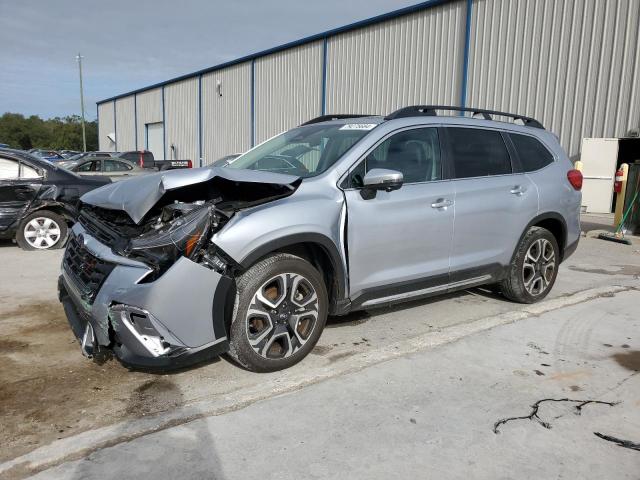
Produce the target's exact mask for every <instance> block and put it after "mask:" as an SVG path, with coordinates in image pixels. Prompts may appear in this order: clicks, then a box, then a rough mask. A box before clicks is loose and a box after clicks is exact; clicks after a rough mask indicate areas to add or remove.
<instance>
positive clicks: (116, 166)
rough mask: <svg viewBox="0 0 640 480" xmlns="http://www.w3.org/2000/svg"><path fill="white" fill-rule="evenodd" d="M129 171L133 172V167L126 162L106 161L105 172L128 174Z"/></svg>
mask: <svg viewBox="0 0 640 480" xmlns="http://www.w3.org/2000/svg"><path fill="white" fill-rule="evenodd" d="M127 170H131V167H130V166H129V165H127V164H126V163H124V162H119V161H117V160H105V161H104V171H105V172H126V171H127Z"/></svg>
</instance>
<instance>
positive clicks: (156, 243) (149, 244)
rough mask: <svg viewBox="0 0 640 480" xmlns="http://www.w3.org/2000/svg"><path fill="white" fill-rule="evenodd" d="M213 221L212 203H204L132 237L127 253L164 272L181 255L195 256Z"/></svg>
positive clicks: (214, 222) (158, 271) (157, 270)
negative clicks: (153, 228) (155, 227)
mask: <svg viewBox="0 0 640 480" xmlns="http://www.w3.org/2000/svg"><path fill="white" fill-rule="evenodd" d="M214 224H216V217H215V213H214V207H213V205H203V206H202V207H201V208H197V209H195V210H192V211H190V212H188V213H185V214H184V215H180V216H178V217H177V218H175V219H173V220H172V221H170V222H168V223H166V224H164V225H163V226H161V227H159V228H157V229H155V230H151V231H149V232H147V233H144V234H142V235H140V236H139V237H136V238H133V239H131V240H130V241H129V243H128V245H127V246H126V248H125V250H124V254H125V255H126V256H128V257H139V258H140V259H142V260H143V261H144V262H145V263H148V264H150V265H152V266H153V267H154V268H155V270H156V272H157V273H162V272H164V271H165V270H166V269H167V268H169V267H170V266H171V265H173V263H174V262H175V261H176V260H177V259H178V258H179V257H181V256H185V257H187V258H191V259H192V258H193V257H194V256H195V255H196V254H197V253H198V252H199V250H200V249H201V248H202V246H203V245H204V243H205V242H206V241H207V234H208V233H209V230H210V229H211V227H212V225H214Z"/></svg>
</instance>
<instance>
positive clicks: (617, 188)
mask: <svg viewBox="0 0 640 480" xmlns="http://www.w3.org/2000/svg"><path fill="white" fill-rule="evenodd" d="M623 179H624V172H623V171H622V169H620V170H618V171H617V172H616V179H615V181H614V182H613V191H614V193H620V192H622V180H623Z"/></svg>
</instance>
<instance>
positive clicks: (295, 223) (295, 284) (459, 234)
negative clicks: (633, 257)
mask: <svg viewBox="0 0 640 480" xmlns="http://www.w3.org/2000/svg"><path fill="white" fill-rule="evenodd" d="M438 111H440V112H442V111H455V112H458V113H460V115H456V116H452V115H437V112H438ZM469 113H470V114H471V115H469ZM465 114H466V116H465ZM493 115H495V116H498V117H499V118H501V119H503V120H507V119H510V120H511V121H495V120H493V119H492V118H493V117H492V116H493ZM581 185H582V176H581V174H580V172H578V171H576V170H573V166H572V164H571V162H570V161H569V159H568V158H567V155H566V154H565V152H564V151H563V150H562V148H561V147H560V145H559V143H558V139H557V137H556V136H555V135H553V134H552V133H549V132H547V131H546V130H544V128H543V127H542V125H540V123H538V122H537V121H535V120H533V119H531V118H526V117H522V116H519V115H512V114H508V113H504V112H491V111H486V110H477V109H476V110H472V109H459V108H455V107H441V106H435V107H433V106H414V107H407V108H403V109H401V110H398V111H396V112H394V113H392V114H390V115H388V116H387V117H380V116H368V117H363V116H356V115H335V116H324V117H320V118H317V119H314V120H311V121H309V122H307V123H306V124H304V125H301V126H300V127H297V128H294V129H292V130H290V131H288V132H285V133H283V134H281V135H278V136H276V137H274V138H272V139H270V140H268V141H266V142H264V143H262V144H261V145H258V146H256V147H255V148H253V149H252V150H250V151H248V152H247V153H245V154H243V155H241V156H240V157H238V158H237V159H235V160H233V161H232V162H231V163H230V164H229V165H228V166H226V167H225V168H218V167H211V168H200V169H193V170H176V171H169V172H164V173H162V172H161V173H158V174H153V175H148V176H143V177H138V178H133V179H130V180H125V181H123V182H118V183H114V184H111V185H107V186H105V187H102V188H100V189H97V190H94V191H91V192H89V193H87V194H86V195H84V196H83V197H82V205H81V213H80V217H79V221H78V222H77V223H76V224H75V226H74V227H73V231H72V235H71V238H70V240H69V244H68V246H67V250H66V252H65V255H64V260H63V267H62V274H61V277H60V281H59V291H60V299H61V301H62V302H63V303H64V306H65V310H66V313H67V316H68V319H69V322H70V324H71V327H72V328H73V330H74V332H75V334H76V336H77V337H78V338H79V339H80V341H81V344H82V349H83V351H84V353H85V355H87V356H94V357H103V356H104V355H105V354H110V353H111V352H113V353H115V355H116V356H117V357H118V358H119V359H120V360H121V361H122V362H123V363H125V364H128V365H132V366H145V367H154V366H155V367H173V366H181V365H184V364H186V363H192V362H197V361H199V360H203V359H206V358H210V357H211V356H214V355H219V354H222V353H228V355H229V356H230V357H231V358H232V359H233V360H235V361H236V362H237V363H238V364H240V365H241V366H243V367H245V368H247V369H250V370H254V371H262V372H264V371H273V370H278V369H282V368H286V367H289V366H291V365H293V364H295V363H296V362H298V361H300V360H301V359H302V358H304V357H305V356H306V355H307V354H308V353H309V352H310V351H311V349H312V348H313V347H314V345H315V344H316V342H317V341H318V338H319V337H320V334H321V333H322V330H323V328H324V326H325V322H326V319H327V315H344V314H347V313H349V312H352V311H354V310H358V309H368V308H373V307H378V306H381V305H388V304H390V303H394V302H400V301H404V300H409V299H412V300H413V299H416V298H420V297H425V296H428V295H434V294H439V293H445V292H451V291H454V290H459V289H466V288H470V287H476V286H479V285H492V286H495V287H497V288H499V290H500V291H501V292H502V294H503V295H504V296H505V297H507V298H509V299H511V300H514V301H517V302H523V303H531V302H536V301H538V300H541V299H542V298H544V297H545V296H546V295H547V294H548V293H549V290H550V289H551V288H552V286H553V284H554V282H555V280H556V276H557V273H558V266H559V264H560V262H562V261H563V260H564V259H565V258H567V256H569V255H570V254H571V253H572V252H573V251H574V250H575V248H576V246H577V244H578V238H579V234H580V224H579V212H580V188H581Z"/></svg>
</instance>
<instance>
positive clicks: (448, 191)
mask: <svg viewBox="0 0 640 480" xmlns="http://www.w3.org/2000/svg"><path fill="white" fill-rule="evenodd" d="M373 168H386V169H391V170H397V171H400V172H402V174H403V177H404V181H403V185H402V186H401V187H400V188H399V189H398V190H393V191H390V192H387V191H384V190H378V191H375V192H371V191H368V190H367V189H365V188H363V187H362V185H363V183H362V179H363V178H364V175H366V173H367V171H369V170H371V169H373ZM347 181H348V183H347V185H348V188H346V189H345V192H344V193H345V197H346V202H347V214H348V217H347V225H348V227H347V237H348V240H347V243H348V256H349V285H350V296H351V299H352V301H355V302H358V303H360V304H361V305H362V306H367V305H375V304H376V303H385V302H387V301H393V300H396V299H401V298H410V297H411V296H417V295H420V294H424V293H429V292H430V291H438V290H440V289H442V290H446V287H447V284H448V281H449V257H450V254H451V245H452V239H453V216H454V215H453V213H454V205H453V202H454V197H455V195H454V189H453V186H452V182H450V181H449V180H444V176H443V162H442V158H441V155H440V142H439V137H438V129H437V127H426V128H425V127H420V128H410V129H406V130H403V131H400V132H398V133H395V134H391V135H390V136H389V137H387V138H386V139H384V140H383V141H382V142H381V143H379V144H378V145H377V146H376V147H374V149H373V150H372V151H370V152H369V153H368V154H367V155H366V157H365V158H364V159H363V160H362V161H361V162H360V163H359V164H358V165H357V166H356V167H355V168H354V169H353V170H352V171H351V172H350V174H349V178H348V180H347ZM358 297H359V299H358V300H356V298H358Z"/></svg>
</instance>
